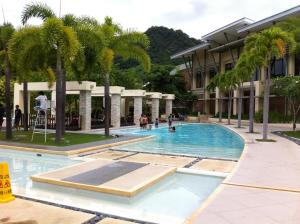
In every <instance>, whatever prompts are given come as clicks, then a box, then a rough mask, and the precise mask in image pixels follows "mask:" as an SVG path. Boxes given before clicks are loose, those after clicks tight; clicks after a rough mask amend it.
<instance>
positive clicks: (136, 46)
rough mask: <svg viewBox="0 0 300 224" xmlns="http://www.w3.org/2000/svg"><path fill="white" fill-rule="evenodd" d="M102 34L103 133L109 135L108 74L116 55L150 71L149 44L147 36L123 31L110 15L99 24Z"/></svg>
mask: <svg viewBox="0 0 300 224" xmlns="http://www.w3.org/2000/svg"><path fill="white" fill-rule="evenodd" d="M100 28H101V30H102V32H103V35H104V41H105V48H104V49H103V50H102V53H101V55H100V63H101V66H102V69H103V71H104V73H105V94H104V95H105V135H106V136H108V135H109V126H110V97H109V83H110V81H109V76H110V72H111V70H112V64H113V61H114V58H115V57H116V56H118V57H122V58H124V59H134V60H136V61H138V62H139V63H141V64H142V65H143V68H144V70H146V71H150V68H151V61H150V57H149V55H148V54H147V52H146V51H145V49H147V48H148V46H149V40H148V37H147V36H146V35H145V34H143V33H139V32H135V31H123V30H122V29H121V27H120V26H119V25H117V24H115V23H113V21H112V19H111V18H110V17H106V18H105V22H104V24H102V25H101V27H100Z"/></svg>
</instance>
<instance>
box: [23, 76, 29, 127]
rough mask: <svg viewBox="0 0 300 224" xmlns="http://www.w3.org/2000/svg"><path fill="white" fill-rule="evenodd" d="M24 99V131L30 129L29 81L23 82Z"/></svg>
mask: <svg viewBox="0 0 300 224" xmlns="http://www.w3.org/2000/svg"><path fill="white" fill-rule="evenodd" d="M23 101H24V117H23V126H24V131H28V82H27V81H24V82H23Z"/></svg>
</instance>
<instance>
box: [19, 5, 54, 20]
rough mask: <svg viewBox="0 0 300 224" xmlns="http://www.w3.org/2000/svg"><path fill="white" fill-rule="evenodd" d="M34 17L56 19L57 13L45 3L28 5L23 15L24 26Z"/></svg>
mask: <svg viewBox="0 0 300 224" xmlns="http://www.w3.org/2000/svg"><path fill="white" fill-rule="evenodd" d="M32 17H36V18H40V19H42V20H46V19H48V18H51V17H55V13H54V12H53V10H52V9H51V8H50V7H49V6H48V5H46V4H44V3H33V4H32V3H31V4H27V5H26V6H25V8H24V9H23V12H22V15H21V21H22V24H25V23H26V22H27V21H28V20H29V19H30V18H32Z"/></svg>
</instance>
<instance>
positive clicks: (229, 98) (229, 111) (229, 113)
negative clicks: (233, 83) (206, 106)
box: [227, 90, 232, 125]
mask: <svg viewBox="0 0 300 224" xmlns="http://www.w3.org/2000/svg"><path fill="white" fill-rule="evenodd" d="M231 92H232V91H231V90H229V94H228V119H227V124H228V125H230V124H231V123H230V119H231V106H232V97H231Z"/></svg>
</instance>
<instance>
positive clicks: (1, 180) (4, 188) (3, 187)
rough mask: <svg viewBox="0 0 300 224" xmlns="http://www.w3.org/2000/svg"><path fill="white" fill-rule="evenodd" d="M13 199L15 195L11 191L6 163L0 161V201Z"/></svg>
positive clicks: (4, 201)
mask: <svg viewBox="0 0 300 224" xmlns="http://www.w3.org/2000/svg"><path fill="white" fill-rule="evenodd" d="M14 199H15V197H14V196H13V195H12V191H11V184H10V178H9V170H8V164H7V163H5V162H2V163H0V203H6V202H9V201H12V200H14Z"/></svg>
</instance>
